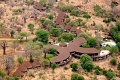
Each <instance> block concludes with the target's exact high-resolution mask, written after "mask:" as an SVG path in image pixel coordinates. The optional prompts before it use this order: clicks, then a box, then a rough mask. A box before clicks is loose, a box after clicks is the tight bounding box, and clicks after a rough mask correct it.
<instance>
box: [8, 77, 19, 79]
mask: <svg viewBox="0 0 120 80" xmlns="http://www.w3.org/2000/svg"><path fill="white" fill-rule="evenodd" d="M6 79H7V80H19V78H18V77H6Z"/></svg>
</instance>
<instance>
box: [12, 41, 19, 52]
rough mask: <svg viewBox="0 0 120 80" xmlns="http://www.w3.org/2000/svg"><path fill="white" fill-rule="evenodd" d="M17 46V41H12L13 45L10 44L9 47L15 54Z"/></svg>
mask: <svg viewBox="0 0 120 80" xmlns="http://www.w3.org/2000/svg"><path fill="white" fill-rule="evenodd" d="M18 46H19V44H18V42H17V41H13V43H12V44H11V47H12V48H13V49H14V53H15V50H16V48H17V47H18Z"/></svg>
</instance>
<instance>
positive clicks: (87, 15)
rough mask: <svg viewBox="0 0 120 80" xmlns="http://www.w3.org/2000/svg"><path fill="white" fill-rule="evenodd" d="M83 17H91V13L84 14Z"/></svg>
mask: <svg viewBox="0 0 120 80" xmlns="http://www.w3.org/2000/svg"><path fill="white" fill-rule="evenodd" d="M83 17H84V18H87V19H89V18H91V16H90V15H89V14H84V15H83Z"/></svg>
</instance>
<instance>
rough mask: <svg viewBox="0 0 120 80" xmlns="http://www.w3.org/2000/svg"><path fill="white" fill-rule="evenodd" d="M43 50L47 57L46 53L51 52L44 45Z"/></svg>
mask: <svg viewBox="0 0 120 80" xmlns="http://www.w3.org/2000/svg"><path fill="white" fill-rule="evenodd" d="M43 52H44V58H45V59H46V55H47V53H48V52H49V50H48V49H47V48H46V47H44V48H43Z"/></svg>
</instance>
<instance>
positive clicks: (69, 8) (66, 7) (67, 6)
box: [62, 4, 74, 12]
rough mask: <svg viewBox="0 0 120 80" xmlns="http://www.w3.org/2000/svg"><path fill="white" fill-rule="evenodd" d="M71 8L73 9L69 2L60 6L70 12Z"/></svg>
mask: <svg viewBox="0 0 120 80" xmlns="http://www.w3.org/2000/svg"><path fill="white" fill-rule="evenodd" d="M73 9H74V7H73V6H72V5H69V4H67V5H63V6H62V10H63V11H68V12H71V11H72V10H73Z"/></svg>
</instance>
